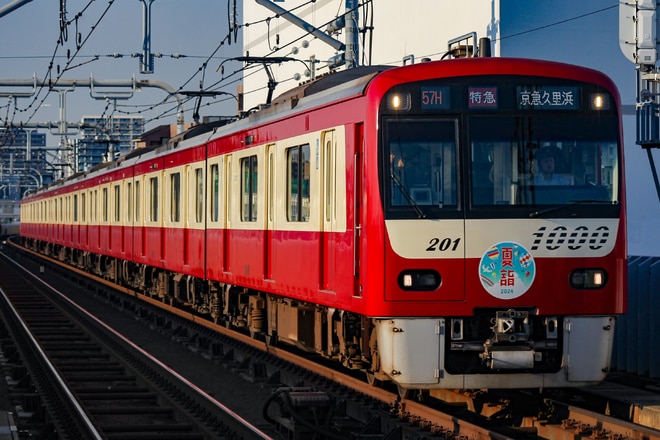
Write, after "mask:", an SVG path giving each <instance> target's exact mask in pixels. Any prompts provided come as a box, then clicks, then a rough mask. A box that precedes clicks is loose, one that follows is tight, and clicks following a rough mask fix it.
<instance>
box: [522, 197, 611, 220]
mask: <svg viewBox="0 0 660 440" xmlns="http://www.w3.org/2000/svg"><path fill="white" fill-rule="evenodd" d="M591 203H599V204H614V203H615V202H608V201H606V200H596V199H585V200H569V202H568V203H565V204H563V205H559V206H552V207H550V208H547V209H542V210H540V211H534V212H532V213H530V214H529V217H530V218H536V217H540V216H542V215H544V214H548V213H550V212H554V211H559V210H560V209H564V208H568V207H570V206H575V205H583V204H591Z"/></svg>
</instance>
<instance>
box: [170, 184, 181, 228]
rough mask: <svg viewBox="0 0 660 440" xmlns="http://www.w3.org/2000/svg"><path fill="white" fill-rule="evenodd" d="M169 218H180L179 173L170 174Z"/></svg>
mask: <svg viewBox="0 0 660 440" xmlns="http://www.w3.org/2000/svg"><path fill="white" fill-rule="evenodd" d="M170 200H171V201H170V203H171V206H170V220H171V221H173V222H178V221H179V220H181V173H174V174H171V175H170Z"/></svg>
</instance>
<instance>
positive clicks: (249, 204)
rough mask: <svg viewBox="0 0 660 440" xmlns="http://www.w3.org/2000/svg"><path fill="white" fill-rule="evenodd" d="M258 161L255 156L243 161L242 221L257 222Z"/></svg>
mask: <svg viewBox="0 0 660 440" xmlns="http://www.w3.org/2000/svg"><path fill="white" fill-rule="evenodd" d="M258 172H259V168H258V161H257V156H256V155H253V156H250V157H246V158H243V159H241V176H242V178H241V221H244V222H256V221H257V182H258Z"/></svg>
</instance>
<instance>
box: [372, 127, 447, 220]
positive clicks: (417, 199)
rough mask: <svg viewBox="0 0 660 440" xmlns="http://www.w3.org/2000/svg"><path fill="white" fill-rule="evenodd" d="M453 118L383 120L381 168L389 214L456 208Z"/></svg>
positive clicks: (437, 212)
mask: <svg viewBox="0 0 660 440" xmlns="http://www.w3.org/2000/svg"><path fill="white" fill-rule="evenodd" d="M456 126H457V122H456V120H454V119H445V120H442V119H440V120H426V119H390V120H387V121H386V123H385V130H384V142H383V145H384V151H383V161H384V164H383V168H384V173H385V176H384V178H385V181H386V182H389V184H388V185H385V191H386V195H385V200H387V202H388V203H387V208H388V209H387V212H388V215H389V216H390V217H407V216H413V217H418V218H422V217H431V216H442V215H443V214H440V211H447V210H456V209H457V208H458V189H457V178H458V177H457V172H456V170H457V168H458V166H457V154H456V145H457V141H456V136H457V128H456Z"/></svg>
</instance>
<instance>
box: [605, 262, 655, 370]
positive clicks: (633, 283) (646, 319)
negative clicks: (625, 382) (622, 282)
mask: <svg viewBox="0 0 660 440" xmlns="http://www.w3.org/2000/svg"><path fill="white" fill-rule="evenodd" d="M615 338H616V339H615V343H614V352H613V355H612V369H613V370H615V371H618V372H625V373H630V374H634V375H638V376H644V377H651V378H659V377H660V257H634V256H631V257H629V258H628V312H627V313H626V314H625V315H624V316H621V317H619V319H618V320H617V323H616V333H615Z"/></svg>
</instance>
